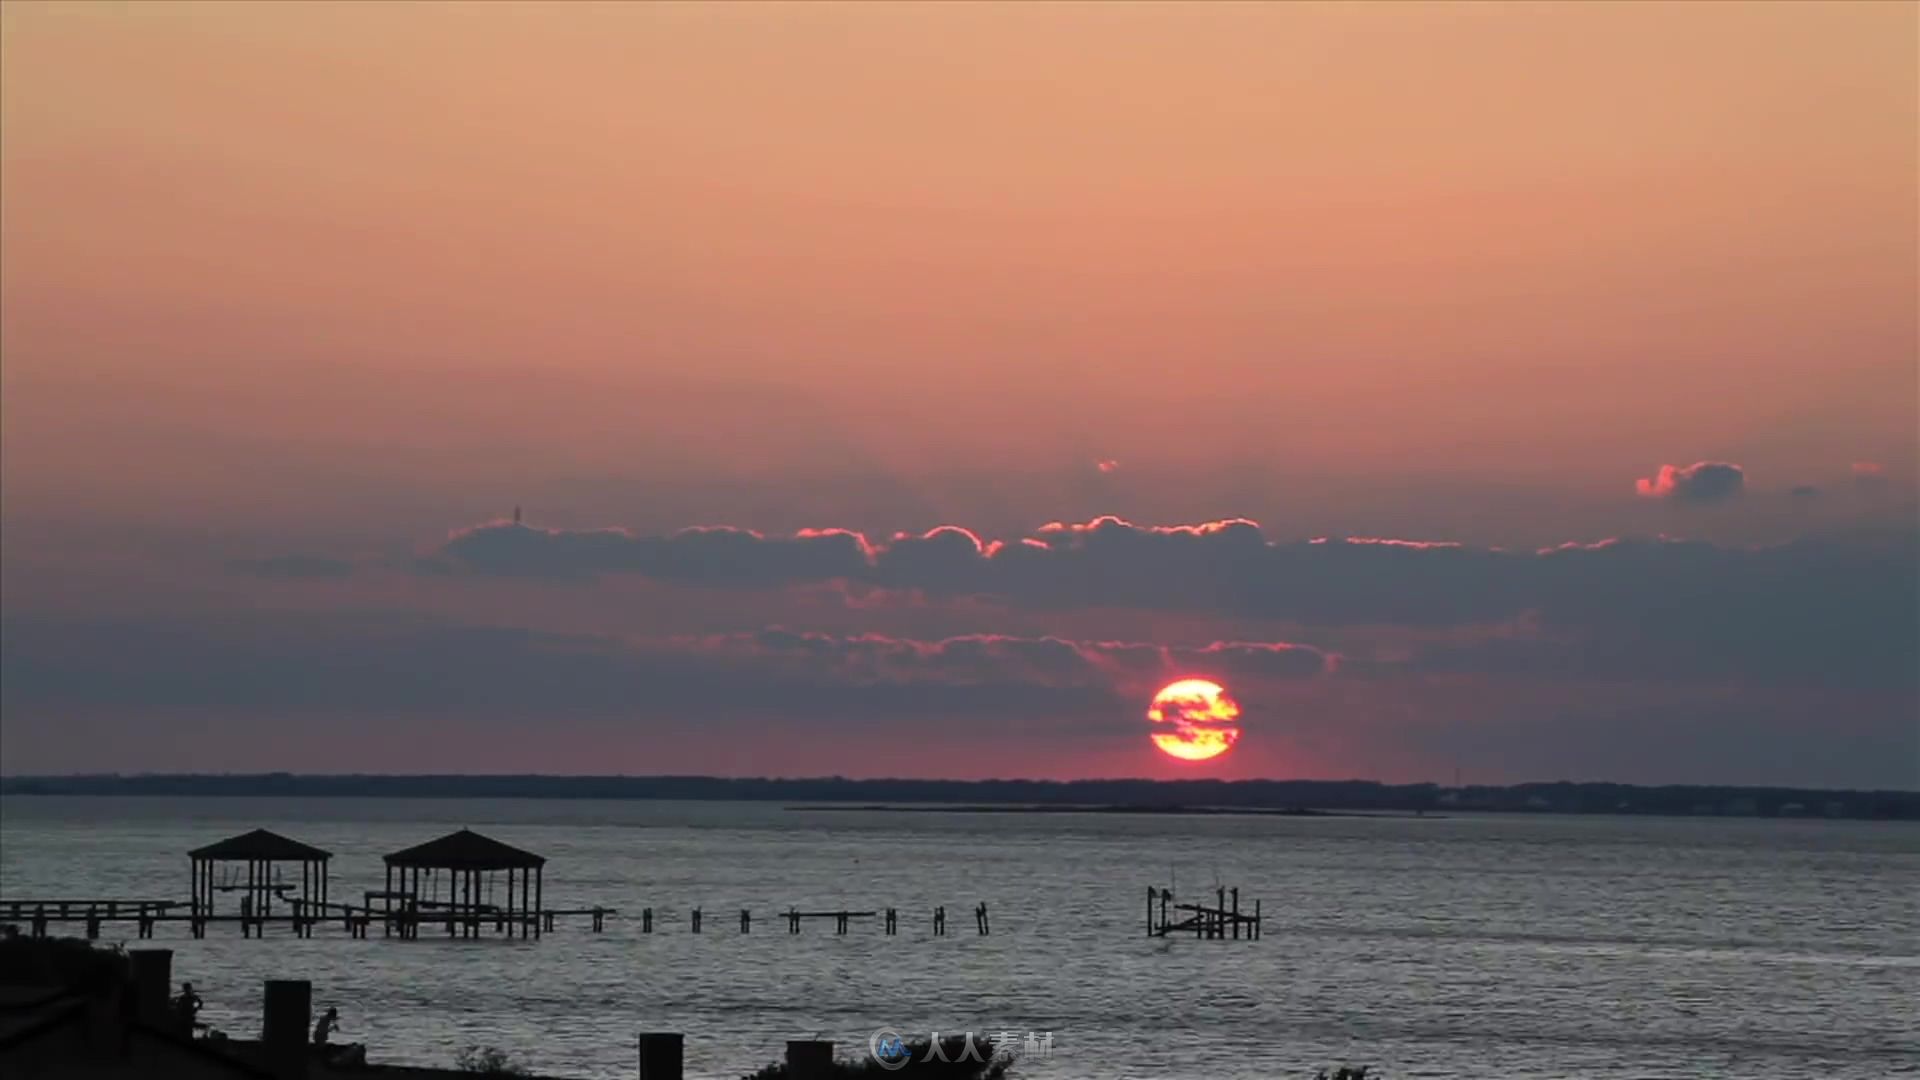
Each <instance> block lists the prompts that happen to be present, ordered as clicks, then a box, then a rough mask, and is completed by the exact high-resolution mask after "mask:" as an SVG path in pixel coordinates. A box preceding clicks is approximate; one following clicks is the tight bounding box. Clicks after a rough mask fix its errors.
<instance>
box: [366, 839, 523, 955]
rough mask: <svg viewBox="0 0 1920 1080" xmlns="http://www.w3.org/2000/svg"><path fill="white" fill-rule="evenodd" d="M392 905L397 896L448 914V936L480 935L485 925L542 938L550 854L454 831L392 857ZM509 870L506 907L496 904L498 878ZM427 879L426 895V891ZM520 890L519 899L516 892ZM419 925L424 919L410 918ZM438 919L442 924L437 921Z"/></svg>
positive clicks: (416, 906)
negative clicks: (459, 929) (458, 933)
mask: <svg viewBox="0 0 1920 1080" xmlns="http://www.w3.org/2000/svg"><path fill="white" fill-rule="evenodd" d="M386 863H387V891H386V895H387V896H388V897H389V907H390V906H391V899H392V898H404V899H405V900H406V901H407V903H408V905H409V907H410V908H411V909H412V910H414V911H416V912H418V911H421V910H426V911H431V912H435V913H439V912H445V914H446V920H447V932H448V933H449V934H452V933H454V932H455V928H456V926H458V927H463V928H464V929H465V930H466V933H467V936H469V937H473V936H477V935H478V934H479V930H480V924H481V923H483V922H493V923H496V924H498V925H500V926H502V927H504V928H505V930H506V933H507V936H508V937H513V936H514V934H515V928H516V927H518V934H519V936H520V937H526V936H528V929H529V928H531V929H532V936H534V937H539V936H540V929H541V927H540V918H539V915H540V911H541V904H542V900H543V897H542V895H541V892H542V888H541V887H542V885H543V881H542V872H543V868H544V867H545V866H546V864H547V860H546V858H545V857H544V856H540V855H535V854H534V853H533V852H531V851H523V850H521V849H520V848H517V847H514V846H513V845H512V844H503V843H501V842H500V841H498V840H495V839H493V838H492V837H490V836H482V835H480V834H479V833H477V832H474V831H473V830H472V829H461V830H460V831H459V832H453V833H448V834H447V835H445V836H443V837H441V838H439V839H438V840H429V841H427V842H426V843H424V844H416V845H414V846H413V847H410V848H407V849H406V850H404V851H396V852H394V853H393V854H391V855H388V856H386ZM441 871H445V872H446V874H445V881H446V892H445V894H444V897H443V896H442V894H441V890H440V881H441ZM502 871H505V872H506V895H505V898H504V899H505V903H498V902H496V901H495V900H494V897H495V896H496V895H497V893H496V891H495V888H494V886H495V885H496V884H497V883H498V879H497V878H496V877H495V875H496V874H498V873H500V872H502ZM423 875H424V876H425V879H426V880H425V884H426V886H427V888H426V892H425V893H424V894H423V893H422V891H421V885H422V877H423ZM516 886H517V888H518V890H519V895H518V900H517V901H516V899H515V888H516ZM409 921H411V922H417V921H418V919H417V918H416V919H413V920H409ZM434 921H436V922H437V921H438V919H437V918H435V920H434Z"/></svg>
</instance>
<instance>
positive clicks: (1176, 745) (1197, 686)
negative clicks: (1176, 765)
mask: <svg viewBox="0 0 1920 1080" xmlns="http://www.w3.org/2000/svg"><path fill="white" fill-rule="evenodd" d="M1239 718H1240V704H1239V702H1236V701H1234V700H1233V698H1232V696H1230V695H1229V694H1228V693H1227V691H1226V688H1225V687H1223V686H1221V685H1220V684H1219V683H1217V682H1212V681H1210V680H1207V679H1181V680H1180V681H1178V682H1171V683H1168V684H1167V685H1165V686H1163V687H1161V688H1160V692H1159V693H1157V694H1155V695H1153V703H1152V704H1151V705H1149V706H1147V719H1148V720H1149V721H1150V722H1152V724H1153V726H1154V730H1153V731H1152V732H1151V733H1150V735H1149V736H1148V737H1149V738H1151V739H1152V740H1153V745H1154V746H1156V747H1158V748H1159V749H1160V752H1161V753H1163V754H1166V755H1167V756H1168V757H1174V758H1179V759H1181V760H1182V761H1205V760H1207V759H1208V758H1215V757H1219V756H1220V755H1221V754H1224V753H1226V752H1227V751H1229V750H1231V749H1233V745H1234V744H1235V743H1237V742H1239V741H1240V728H1239V726H1238V725H1236V724H1235V723H1234V721H1236V720H1238V719H1239Z"/></svg>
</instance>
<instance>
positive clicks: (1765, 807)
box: [0, 773, 1920, 820]
mask: <svg viewBox="0 0 1920 1080" xmlns="http://www.w3.org/2000/svg"><path fill="white" fill-rule="evenodd" d="M0 794H5V795H194V796H225V795H232V796H299V797H316V796H338V797H360V798H461V799H503V798H516V799H699V800H717V801H729V800H748V801H761V802H834V803H850V802H851V803H953V804H979V805H988V804H997V805H1031V806H1067V805H1074V806H1106V807H1118V806H1124V807H1131V808H1139V809H1143V810H1147V809H1162V810H1164V809H1170V808H1175V807H1192V808H1201V807H1229V808H1250V809H1266V810H1286V809H1305V808H1312V809H1318V810H1336V811H1337V810H1345V811H1366V810H1371V811H1400V812H1417V813H1429V812H1438V813H1445V812H1447V811H1449V810H1456V811H1469V810H1471V811H1490V812H1514V813H1561V814H1666V815H1721V816H1734V817H1835V818H1871V819H1895V820H1920V791H1849V790H1830V789H1822V788H1784V787H1728V786H1722V785H1708V784H1684V785H1670V786H1664V787H1641V786H1638V785H1634V784H1609V783H1571V782H1566V781H1561V782H1557V783H1532V784H1512V785H1507V786H1493V785H1472V786H1468V787H1460V788H1447V787H1441V786H1439V785H1436V784H1382V783H1379V782H1377V781H1371V780H906V779H900V780H850V779H846V778H843V777H837V776H835V777H820V778H812V779H778V778H767V777H751V778H729V777H717V776H446V775H441V776H395V775H333V776H299V775H294V774H291V773H263V774H250V775H240V774H231V775H190V774H179V775H128V776H123V775H118V774H110V775H88V776H15V777H0Z"/></svg>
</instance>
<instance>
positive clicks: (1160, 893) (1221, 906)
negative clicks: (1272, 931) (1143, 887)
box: [1147, 885, 1260, 941]
mask: <svg viewBox="0 0 1920 1080" xmlns="http://www.w3.org/2000/svg"><path fill="white" fill-rule="evenodd" d="M1156 903H1158V904H1159V911H1158V917H1157V918H1156V913H1155V910H1154V905H1155V904H1156ZM1174 912H1181V913H1184V914H1185V915H1186V917H1185V918H1179V919H1176V917H1175V916H1174V914H1173V913H1174ZM1188 931H1192V932H1193V936H1194V937H1196V938H1201V939H1203V940H1215V941H1218V940H1223V939H1228V938H1232V939H1235V940H1238V939H1240V938H1243V937H1244V938H1246V939H1248V940H1250V941H1252V940H1258V939H1259V937H1260V901H1258V900H1255V901H1254V902H1253V911H1252V912H1251V913H1243V912H1241V910H1240V890H1239V889H1238V888H1233V889H1216V890H1215V903H1214V904H1213V905H1212V906H1208V905H1206V904H1176V903H1174V902H1173V890H1172V889H1158V888H1155V887H1153V886H1151V885H1149V886H1147V936H1148V937H1167V936H1169V935H1172V934H1185V933H1187V932H1188Z"/></svg>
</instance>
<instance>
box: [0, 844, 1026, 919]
mask: <svg viewBox="0 0 1920 1080" xmlns="http://www.w3.org/2000/svg"><path fill="white" fill-rule="evenodd" d="M332 859H333V854H332V853H331V852H327V851H323V850H321V849H319V848H316V847H313V846H312V845H310V844H304V843H301V842H300V841H297V840H292V839H289V838H287V837H284V836H280V835H279V834H277V833H272V832H268V831H267V830H265V829H255V830H253V831H251V832H247V833H242V834H241V835H239V836H234V837H229V838H228V839H226V840H222V841H219V842H217V843H214V844H209V845H207V846H205V847H201V848H196V849H194V850H193V851H192V852H190V853H189V860H190V865H191V870H192V885H193V889H192V895H191V897H190V898H189V899H186V900H167V899H151V898H148V899H139V898H135V899H123V898H119V897H108V898H100V897H91V898H80V899H75V898H72V897H65V898H55V899H0V922H4V923H11V924H13V925H16V926H20V927H23V928H25V929H26V930H28V931H29V932H30V933H31V934H32V935H33V936H34V937H46V936H47V935H48V932H49V930H50V929H51V928H52V927H54V926H56V925H72V924H81V925H84V926H85V929H86V936H87V937H88V938H89V939H97V938H99V937H100V935H101V932H102V931H103V929H105V928H106V927H108V926H121V925H129V924H130V925H131V926H132V927H133V930H134V933H135V935H136V936H137V937H140V938H142V939H145V938H151V937H153V936H154V930H155V928H156V927H158V926H160V925H163V924H164V925H169V926H184V927H185V928H186V930H187V932H188V933H190V934H191V935H192V936H193V937H195V938H204V937H206V936H207V933H208V931H209V930H210V929H211V928H213V927H215V926H223V925H224V926H237V927H239V929H240V934H241V936H242V937H246V938H264V937H265V936H266V935H267V931H268V930H269V928H273V929H287V930H291V931H292V932H293V936H295V937H299V938H310V937H313V936H314V934H315V932H316V931H318V930H321V929H332V928H334V927H338V928H339V929H340V930H342V931H344V932H345V933H346V935H347V936H348V937H349V938H354V939H364V938H367V937H370V936H372V933H373V928H374V927H379V929H380V934H381V936H382V937H390V938H400V939H403V940H412V939H416V938H419V937H420V936H421V935H422V934H423V933H432V934H434V935H435V936H438V935H439V934H440V933H441V932H443V931H444V933H445V934H446V936H447V937H450V938H478V937H482V936H485V935H486V934H489V933H491V934H494V935H499V936H504V937H510V938H514V937H517V938H539V937H540V936H541V935H543V934H545V933H548V932H550V931H552V930H553V928H554V926H555V924H556V923H557V922H558V921H559V920H561V919H568V918H581V919H586V920H588V925H589V926H590V927H591V928H592V930H593V932H595V933H600V932H602V931H604V930H605V929H606V925H607V919H608V917H610V916H617V915H618V914H619V911H618V910H617V909H615V908H612V907H608V906H606V905H603V904H595V905H593V906H591V907H568V908H559V907H551V908H550V907H547V906H546V905H545V904H544V902H543V901H544V896H543V893H544V884H545V882H544V878H545V873H544V870H545V865H546V861H547V860H546V859H545V858H543V857H541V856H539V855H535V854H533V853H532V852H529V851H523V850H521V849H519V848H516V847H512V846H511V845H508V844H503V843H501V842H500V841H498V840H494V839H492V838H490V837H485V836H481V835H480V834H478V833H476V832H473V831H472V830H470V829H461V830H459V831H458V832H454V833H449V834H448V835H446V836H443V837H440V838H439V839H437V840H430V841H428V842H426V843H424V844H418V845H415V846H414V847H410V848H407V849H405V850H403V851H398V852H395V853H393V854H391V855H388V856H385V860H384V861H385V863H386V880H385V882H384V887H383V888H379V889H368V890H366V891H365V892H364V893H363V894H362V895H361V897H360V900H359V902H358V903H351V902H349V903H340V902H337V901H334V900H333V899H331V897H330V895H329V894H330V889H331V875H330V873H329V870H330V863H331V861H332ZM286 864H297V865H298V866H299V876H298V878H297V879H291V880H290V879H288V878H283V877H281V876H280V874H279V873H278V872H277V867H279V866H284V865H286ZM242 866H244V870H241V869H240V867H242ZM502 878H504V881H503V880H502ZM502 886H504V887H502ZM232 893H239V894H240V896H239V903H238V905H237V910H235V909H234V908H227V909H226V910H222V909H221V898H222V897H225V896H227V895H229V894H232ZM973 917H974V929H975V930H976V932H978V933H979V934H980V935H981V936H983V937H984V936H985V935H987V934H988V933H989V932H990V926H989V924H988V920H987V905H986V904H985V903H981V904H978V905H976V906H975V907H974V909H973ZM773 918H775V919H776V920H782V919H783V920H785V921H786V924H787V933H788V934H798V933H800V929H801V926H802V925H803V924H804V923H806V922H809V921H816V920H818V921H828V920H830V921H831V922H832V923H833V928H834V933H835V934H841V935H844V934H847V933H848V932H850V930H851V928H852V926H853V924H854V923H856V922H864V921H866V920H869V919H878V920H880V925H881V928H882V931H883V932H884V933H886V934H887V935H889V936H891V935H894V934H898V933H899V932H900V912H899V909H897V908H886V909H884V910H881V909H873V910H853V909H850V908H839V909H826V910H805V911H803V910H801V909H800V908H799V907H798V906H792V907H789V908H787V909H786V910H785V911H777V912H775V913H774V914H773ZM654 921H655V920H654V909H653V908H651V907H647V908H642V909H641V911H640V932H641V933H643V934H651V933H653V930H654ZM703 921H704V920H703V916H702V912H701V909H700V908H698V907H695V908H693V909H691V911H690V912H689V913H688V920H687V922H688V925H689V926H690V928H691V929H692V931H693V932H694V933H696V934H698V933H700V932H701V931H702V929H703ZM752 929H753V912H752V911H750V910H748V909H746V908H741V909H740V932H741V933H742V934H746V933H751V932H752ZM932 930H933V936H935V937H944V936H946V933H947V909H946V907H945V906H944V905H942V906H939V907H935V908H934V909H933V920H932Z"/></svg>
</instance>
